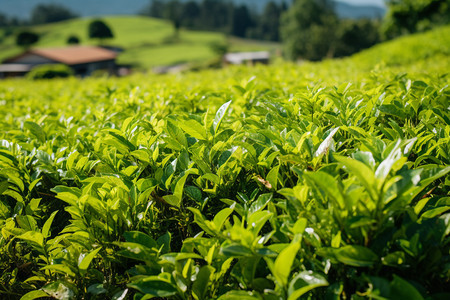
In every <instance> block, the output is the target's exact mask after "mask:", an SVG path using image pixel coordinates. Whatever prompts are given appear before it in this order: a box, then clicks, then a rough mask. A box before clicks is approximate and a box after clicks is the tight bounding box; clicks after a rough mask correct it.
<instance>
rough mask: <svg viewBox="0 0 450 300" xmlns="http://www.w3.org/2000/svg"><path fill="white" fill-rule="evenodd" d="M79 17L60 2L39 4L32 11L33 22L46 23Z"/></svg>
mask: <svg viewBox="0 0 450 300" xmlns="http://www.w3.org/2000/svg"><path fill="white" fill-rule="evenodd" d="M76 17H78V16H77V14H75V13H74V12H72V11H71V10H69V9H68V8H66V7H64V6H62V5H59V4H39V5H37V6H36V7H34V8H33V11H32V12H31V23H32V24H45V23H52V22H59V21H64V20H67V19H72V18H76Z"/></svg>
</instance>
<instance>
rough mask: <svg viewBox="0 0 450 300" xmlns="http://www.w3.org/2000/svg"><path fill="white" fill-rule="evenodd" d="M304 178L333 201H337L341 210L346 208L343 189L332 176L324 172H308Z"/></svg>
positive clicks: (304, 174)
mask: <svg viewBox="0 0 450 300" xmlns="http://www.w3.org/2000/svg"><path fill="white" fill-rule="evenodd" d="M303 176H304V177H305V178H307V179H309V180H310V181H312V182H314V184H315V185H317V186H318V187H319V188H320V189H321V190H323V191H324V192H325V194H326V195H327V196H328V197H330V198H331V199H333V200H335V201H336V202H337V204H338V205H339V208H340V209H344V208H345V202H344V197H343V195H342V189H341V188H340V187H339V186H338V181H337V180H336V179H335V178H334V177H333V176H331V175H329V174H327V173H325V172H322V171H317V172H314V173H312V172H306V173H303Z"/></svg>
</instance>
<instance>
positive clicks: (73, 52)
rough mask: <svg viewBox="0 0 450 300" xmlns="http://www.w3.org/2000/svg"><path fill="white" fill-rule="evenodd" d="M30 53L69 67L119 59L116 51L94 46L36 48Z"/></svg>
mask: <svg viewBox="0 0 450 300" xmlns="http://www.w3.org/2000/svg"><path fill="white" fill-rule="evenodd" d="M29 53H33V54H36V55H40V56H43V57H46V58H49V59H51V60H55V61H58V62H61V63H64V64H67V65H76V64H82V63H89V62H94V61H103V60H111V59H115V58H116V57H117V53H116V52H114V51H111V50H108V49H104V48H100V47H94V46H74V47H65V48H36V49H32V50H30V51H29Z"/></svg>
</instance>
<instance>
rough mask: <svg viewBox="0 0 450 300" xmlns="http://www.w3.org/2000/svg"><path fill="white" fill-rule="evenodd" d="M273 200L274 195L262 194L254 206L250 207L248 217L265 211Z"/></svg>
mask: <svg viewBox="0 0 450 300" xmlns="http://www.w3.org/2000/svg"><path fill="white" fill-rule="evenodd" d="M272 198H273V194H272V193H269V194H262V195H261V196H259V197H258V199H256V201H254V202H253V203H252V205H250V208H249V209H248V215H247V217H248V218H250V217H251V215H252V214H254V213H256V212H258V211H260V210H262V209H264V207H266V205H267V204H268V203H269V202H270V201H271V200H272Z"/></svg>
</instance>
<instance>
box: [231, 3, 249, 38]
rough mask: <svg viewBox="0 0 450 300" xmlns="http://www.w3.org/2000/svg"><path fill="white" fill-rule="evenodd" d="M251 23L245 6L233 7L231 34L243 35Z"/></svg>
mask: <svg viewBox="0 0 450 300" xmlns="http://www.w3.org/2000/svg"><path fill="white" fill-rule="evenodd" d="M252 25H253V22H252V19H251V17H250V12H249V11H248V8H247V6H245V5H240V6H238V7H234V9H233V14H232V21H231V34H232V35H235V36H239V37H245V34H246V32H247V29H248V28H250V27H251V26H252Z"/></svg>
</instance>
